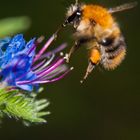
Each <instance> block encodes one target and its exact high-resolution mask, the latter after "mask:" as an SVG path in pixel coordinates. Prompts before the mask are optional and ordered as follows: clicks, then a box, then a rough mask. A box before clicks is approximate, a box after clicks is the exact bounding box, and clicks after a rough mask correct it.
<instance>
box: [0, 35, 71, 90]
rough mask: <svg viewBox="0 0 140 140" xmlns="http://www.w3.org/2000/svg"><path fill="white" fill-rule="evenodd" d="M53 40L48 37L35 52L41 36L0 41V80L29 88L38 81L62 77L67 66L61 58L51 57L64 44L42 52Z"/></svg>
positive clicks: (15, 86) (6, 83)
mask: <svg viewBox="0 0 140 140" xmlns="http://www.w3.org/2000/svg"><path fill="white" fill-rule="evenodd" d="M54 39H55V37H54V36H52V37H51V38H50V39H49V40H48V41H47V42H46V44H45V45H44V46H43V48H42V49H41V50H40V51H39V53H37V54H36V47H37V46H38V44H39V43H40V42H41V41H42V37H41V38H39V39H38V40H36V39H35V38H34V39H32V40H30V41H29V42H27V43H26V41H25V40H24V38H23V35H21V34H18V35H16V36H14V37H13V38H5V39H2V40H0V76H1V83H3V84H4V85H6V86H12V87H13V88H20V89H23V90H27V91H32V90H33V88H34V87H38V85H39V84H42V83H50V82H55V81H57V80H60V79H62V78H63V77H64V76H65V75H66V74H67V73H68V72H69V71H70V70H71V69H68V67H67V66H66V65H65V64H64V63H65V60H64V58H61V57H60V56H59V57H57V58H56V59H55V60H54V58H55V56H56V53H58V52H60V51H62V50H63V49H64V48H65V47H66V44H62V45H61V46H59V47H58V48H56V49H54V50H52V51H50V52H47V53H45V51H46V49H47V48H48V47H49V46H50V44H51V43H52V42H53V40H54Z"/></svg>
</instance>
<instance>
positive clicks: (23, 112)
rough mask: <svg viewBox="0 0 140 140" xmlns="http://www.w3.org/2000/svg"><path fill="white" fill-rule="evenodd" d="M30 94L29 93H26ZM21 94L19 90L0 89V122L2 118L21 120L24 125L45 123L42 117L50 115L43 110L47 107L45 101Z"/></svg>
mask: <svg viewBox="0 0 140 140" xmlns="http://www.w3.org/2000/svg"><path fill="white" fill-rule="evenodd" d="M28 94H30V93H28ZM28 94H27V93H21V91H19V90H8V89H0V120H1V118H3V117H4V116H9V117H10V118H16V119H21V120H23V121H24V124H26V125H28V124H29V123H45V122H46V120H45V119H44V118H43V117H44V116H46V115H48V114H50V112H48V111H44V109H45V108H46V107H47V106H48V105H49V102H48V101H47V100H46V99H40V100H37V99H36V96H30V95H28Z"/></svg>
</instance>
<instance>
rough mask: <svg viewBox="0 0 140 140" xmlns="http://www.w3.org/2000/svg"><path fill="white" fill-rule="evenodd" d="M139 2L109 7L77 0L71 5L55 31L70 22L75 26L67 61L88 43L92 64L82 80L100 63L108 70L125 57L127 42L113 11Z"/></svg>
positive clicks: (130, 6) (125, 8)
mask: <svg viewBox="0 0 140 140" xmlns="http://www.w3.org/2000/svg"><path fill="white" fill-rule="evenodd" d="M136 5H137V2H132V3H127V4H123V5H120V6H117V7H114V8H109V9H107V8H104V7H103V6H101V5H94V4H81V3H78V0H76V3H75V4H72V5H71V6H70V7H69V8H68V10H67V13H66V20H65V22H64V23H63V24H62V26H61V27H60V28H59V29H58V30H57V32H56V34H57V33H58V32H59V31H60V29H61V28H63V27H65V26H67V25H73V27H74V28H75V33H74V37H75V43H74V45H73V47H72V48H71V49H70V52H69V53H68V54H67V55H66V60H67V62H69V59H70V57H71V55H72V54H73V53H74V52H75V51H76V50H77V49H78V48H80V46H81V45H83V44H86V46H87V49H88V52H89V64H88V67H87V70H86V74H85V76H84V78H83V80H85V79H86V78H87V76H88V75H89V74H90V73H91V72H92V70H93V69H94V68H95V66H97V65H99V64H101V65H102V66H103V68H105V69H107V70H113V69H115V68H116V67H117V66H118V65H120V63H121V62H122V61H123V60H124V58H125V55H126V43H125V40H124V37H123V35H122V33H121V30H120V27H119V25H118V23H117V22H116V20H115V18H114V17H113V15H112V14H113V13H116V12H120V11H124V10H128V9H131V8H133V7H135V6H136ZM83 80H82V81H81V82H83Z"/></svg>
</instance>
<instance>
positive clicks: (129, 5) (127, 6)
mask: <svg viewBox="0 0 140 140" xmlns="http://www.w3.org/2000/svg"><path fill="white" fill-rule="evenodd" d="M137 4H138V3H137V2H136V1H135V2H131V3H125V4H123V5H120V6H117V7H114V8H110V9H109V12H110V13H116V12H121V11H124V10H128V9H132V8H134V7H135V6H137Z"/></svg>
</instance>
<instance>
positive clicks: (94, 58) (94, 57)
mask: <svg viewBox="0 0 140 140" xmlns="http://www.w3.org/2000/svg"><path fill="white" fill-rule="evenodd" d="M100 59H101V55H100V52H99V50H98V49H92V50H91V52H90V60H89V64H88V67H87V70H86V74H85V76H84V78H83V80H82V81H81V83H83V81H84V80H85V79H87V77H88V75H89V74H90V73H91V72H92V70H93V69H94V68H95V66H96V65H98V63H99V62H100Z"/></svg>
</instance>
